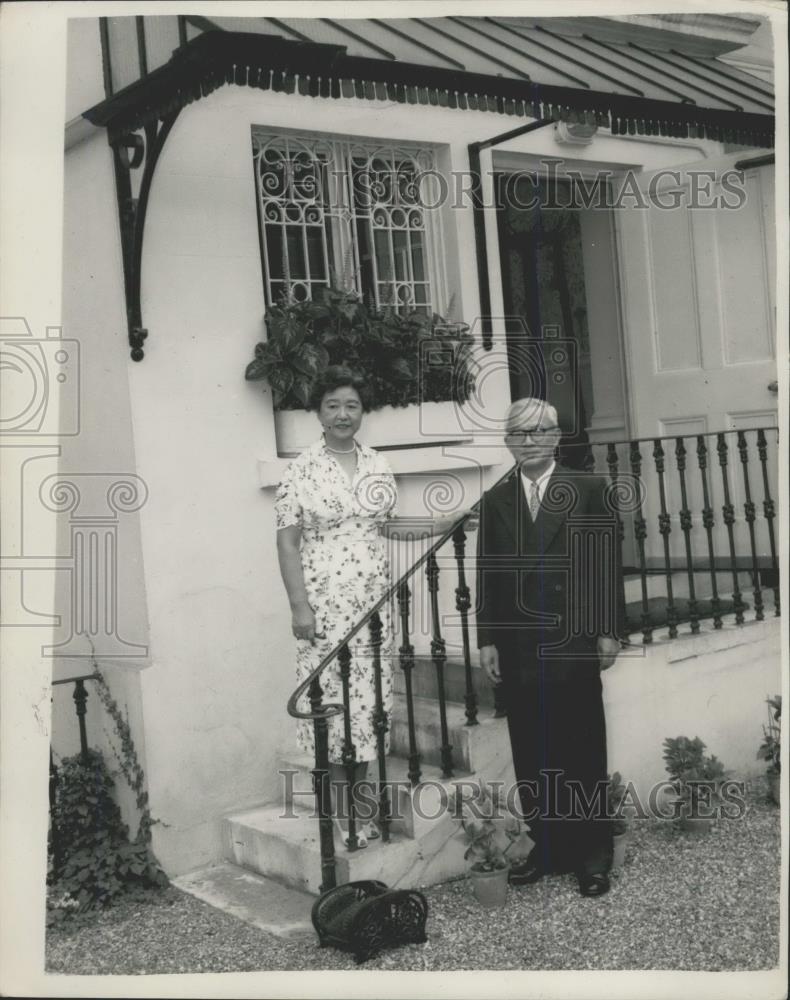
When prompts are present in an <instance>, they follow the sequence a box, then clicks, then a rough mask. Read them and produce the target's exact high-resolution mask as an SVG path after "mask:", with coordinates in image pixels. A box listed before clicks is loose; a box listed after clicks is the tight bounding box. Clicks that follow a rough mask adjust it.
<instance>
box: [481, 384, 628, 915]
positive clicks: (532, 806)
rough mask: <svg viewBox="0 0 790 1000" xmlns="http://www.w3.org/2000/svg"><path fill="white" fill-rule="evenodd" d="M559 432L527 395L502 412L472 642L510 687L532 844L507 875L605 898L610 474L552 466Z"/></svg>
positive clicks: (614, 623)
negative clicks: (566, 878)
mask: <svg viewBox="0 0 790 1000" xmlns="http://www.w3.org/2000/svg"><path fill="white" fill-rule="evenodd" d="M560 437H561V431H560V428H559V425H558V421H557V412H556V410H555V409H554V407H553V406H550V405H549V404H547V403H546V402H545V401H543V400H539V399H529V398H528V399H521V400H517V401H516V402H514V403H513V404H512V405H511V406H510V408H509V409H508V412H507V414H506V417H505V443H506V445H507V447H508V449H509V451H510V453H511V454H512V456H513V458H514V460H515V462H516V464H517V468H516V471H515V473H514V475H513V476H510V477H509V478H508V479H507V480H505V481H504V482H502V483H500V484H499V485H498V486H495V487H494V488H493V489H491V490H489V491H488V492H486V493H485V494H484V495H483V499H482V503H481V516H480V527H479V531H478V547H477V606H478V611H477V644H478V648H479V650H480V663H481V666H482V667H483V669H484V670H485V672H486V674H487V675H488V677H489V679H490V680H491V681H492V682H493V683H494V684H499V683H501V684H502V700H503V702H504V704H505V708H506V711H507V719H508V728H509V733H510V742H511V747H512V751H513V764H514V769H515V774H516V780H517V782H518V785H519V792H520V795H521V805H522V809H523V810H524V814H525V817H526V819H527V822H528V823H529V826H530V836H531V838H532V840H533V842H534V847H533V849H532V851H531V853H530V855H529V858H528V859H527V862H526V864H525V865H523V866H522V867H521V869H520V870H519V871H517V872H515V873H512V874H511V881H512V882H513V883H515V884H525V883H529V882H535V881H537V880H538V879H539V878H540V877H541V876H542V875H544V874H547V873H549V872H575V874H576V876H577V878H578V882H579V888H580V891H581V893H582V895H585V896H601V895H603V894H604V893H605V892H607V891H608V889H609V879H608V874H607V873H608V871H609V868H610V866H611V853H612V835H611V824H610V822H608V821H607V820H606V819H605V818H603V817H604V815H605V801H606V799H605V782H606V728H605V721H604V712H603V701H602V688H601V678H600V671H601V670H606V669H608V668H609V667H610V666H611V665H612V664H613V663H614V660H615V657H616V656H617V653H618V652H619V649H620V642H619V640H618V638H617V635H618V634H620V635H624V632H623V630H622V625H621V623H619V622H618V612H617V609H618V606H619V601H618V599H617V598H618V594H619V578H618V574H619V572H620V569H619V559H618V558H617V542H616V539H617V534H616V520H615V517H614V515H613V513H612V511H611V510H610V509H609V507H608V506H607V503H606V502H605V487H606V483H605V481H604V480H602V479H600V478H598V477H595V476H591V475H589V474H587V473H579V472H575V471H571V470H564V469H561V468H559V467H558V466H557V465H556V463H555V461H554V454H555V450H556V448H557V445H558V444H559V441H560ZM596 794H597V795H599V796H600V797H601V798H600V799H599V800H598V801H599V802H600V808H599V809H598V810H597V811H598V815H599V818H597V819H596V818H594V815H593V816H592V817H591V813H593V814H594V813H595V812H596V798H595V796H596ZM585 803H588V804H591V805H592V809H590V808H585Z"/></svg>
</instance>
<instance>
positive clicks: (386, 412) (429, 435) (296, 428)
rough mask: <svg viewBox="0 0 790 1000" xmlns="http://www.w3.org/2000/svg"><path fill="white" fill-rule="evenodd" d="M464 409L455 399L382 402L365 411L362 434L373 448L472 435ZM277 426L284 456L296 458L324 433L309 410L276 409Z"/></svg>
mask: <svg viewBox="0 0 790 1000" xmlns="http://www.w3.org/2000/svg"><path fill="white" fill-rule="evenodd" d="M460 410H461V404H459V403H456V402H452V401H449V402H445V403H421V404H419V405H416V404H415V405H411V406H382V407H381V409H378V410H372V411H371V412H370V413H366V414H365V415H364V417H363V418H362V426H361V427H360V430H359V435H358V437H359V440H360V441H361V442H362V443H363V444H366V445H369V446H370V447H371V448H381V447H387V446H390V447H398V446H402V447H408V446H409V445H418V444H425V445H428V444H431V445H435V444H439V443H440V442H443V441H458V440H460V439H462V438H468V437H469V432H468V430H467V431H466V432H465V431H464V423H465V421H464V420H463V417H462V414H461V412H460ZM274 426H275V433H276V435H277V454H278V456H279V457H280V458H293V457H294V456H295V455H298V454H300V453H301V452H303V451H304V449H305V448H307V447H308V446H309V445H311V444H312V443H313V442H314V441H317V440H318V438H319V437H320V436H321V425H320V424H319V422H318V417H317V415H316V414H315V413H314V412H312V411H308V410H275V413H274Z"/></svg>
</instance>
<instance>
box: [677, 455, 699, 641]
mask: <svg viewBox="0 0 790 1000" xmlns="http://www.w3.org/2000/svg"><path fill="white" fill-rule="evenodd" d="M675 462H676V464H677V468H678V477H679V479H680V512H679V514H680V529H681V531H682V532H683V543H684V545H685V549H686V572H687V573H688V581H689V622H690V623H691V631H692V633H694V632H699V607H698V605H697V592H696V589H695V586H694V565H693V561H692V560H693V557H692V553H691V510H690V509H689V505H688V494H687V492H686V445H685V443H684V441H683V438H682V437H678V438H676V439H675Z"/></svg>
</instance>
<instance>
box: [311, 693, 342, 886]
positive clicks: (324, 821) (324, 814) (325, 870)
mask: <svg viewBox="0 0 790 1000" xmlns="http://www.w3.org/2000/svg"><path fill="white" fill-rule="evenodd" d="M322 697H323V691H322V690H321V685H320V684H319V682H318V678H317V677H316V678H315V680H313V682H312V684H311V685H310V712H311V714H312V715H313V716H314V719H313V734H314V737H315V770H314V771H313V791H314V792H315V805H316V812H317V813H318V837H319V842H320V844H321V888H320V891H321V892H326V891H327V890H328V889H334V887H335V886H336V885H337V876H336V873H335V837H334V831H333V830H332V814H331V812H330V808H329V807H328V804H330V805H331V799H330V794H329V727H328V724H327V720H326V718H325V716H324V714H323V704H322Z"/></svg>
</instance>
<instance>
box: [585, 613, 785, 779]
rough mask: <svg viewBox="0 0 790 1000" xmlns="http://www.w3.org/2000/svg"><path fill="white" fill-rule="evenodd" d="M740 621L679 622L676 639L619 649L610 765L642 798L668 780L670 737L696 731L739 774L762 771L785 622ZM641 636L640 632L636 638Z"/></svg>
mask: <svg viewBox="0 0 790 1000" xmlns="http://www.w3.org/2000/svg"><path fill="white" fill-rule="evenodd" d="M769 615H770V617H767V618H766V620H765V621H763V622H747V623H746V624H745V625H741V626H737V625H735V624H734V623H733V622H732V620H731V618H730V619H727V620H726V621H725V624H724V627H723V629H721V630H720V631H716V630H714V629H713V628H712V627H711V623H710V622H703V623H702V628H701V634H700V635H697V636H692V635H690V634H688V626H681V633H685V634H681V636H680V637H679V638H678V639H674V640H667V639H664V638H662V635H661V632H657V633H656V641H655V642H654V643H653V644H652V645H650V646H645V647H641V646H637V647H636V648H634V649H631V650H628V651H627V652H623V653H621V655H620V656H618V658H617V661H616V662H615V664H614V666H612V667H611V668H610V669H609V670H607V671H605V672H604V674H603V685H604V707H605V710H606V731H607V744H608V762H609V770H610V771H615V770H618V771H620V773H621V774H622V775H623V778H624V780H625V781H631V782H633V783H634V786H635V788H636V790H637V793H638V794H639V795H640V797H642V798H647V796H648V795H649V792H650V789H651V787H653V786H654V785H656V784H658V783H659V782H661V781H665V780H666V779H667V773H666V771H665V769H664V761H663V758H662V752H663V742H664V740H665V739H666V738H667V737H675V736H688V737H689V738H690V739H693V738H694V737H695V736H699V738H700V739H701V740H702V741H703V742H704V743H705V744H706V745H707V750H706V753H708V754H715V755H716V756H717V757H718V758H719V760H721V761H722V763H723V764H724V767H725V768H727V769H728V770H730V771H732V773H733V777H735V778H737V779H748V778H753V777H755V776H757V775H761V774H763V773H764V772H765V762H764V761H759V760H757V748H758V747H759V745H760V743H761V742H762V733H763V730H762V727H763V725H764V724H765V723H766V721H767V714H766V713H767V709H766V705H765V699H766V698H769V697H772V696H773V695H775V694H778V693H779V692H780V690H781V686H782V672H781V648H780V647H781V620H780V619H778V618H775V617H773V616H772V613H770V612H769ZM634 639H635V640H636V641H638V639H637V637H634Z"/></svg>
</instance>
